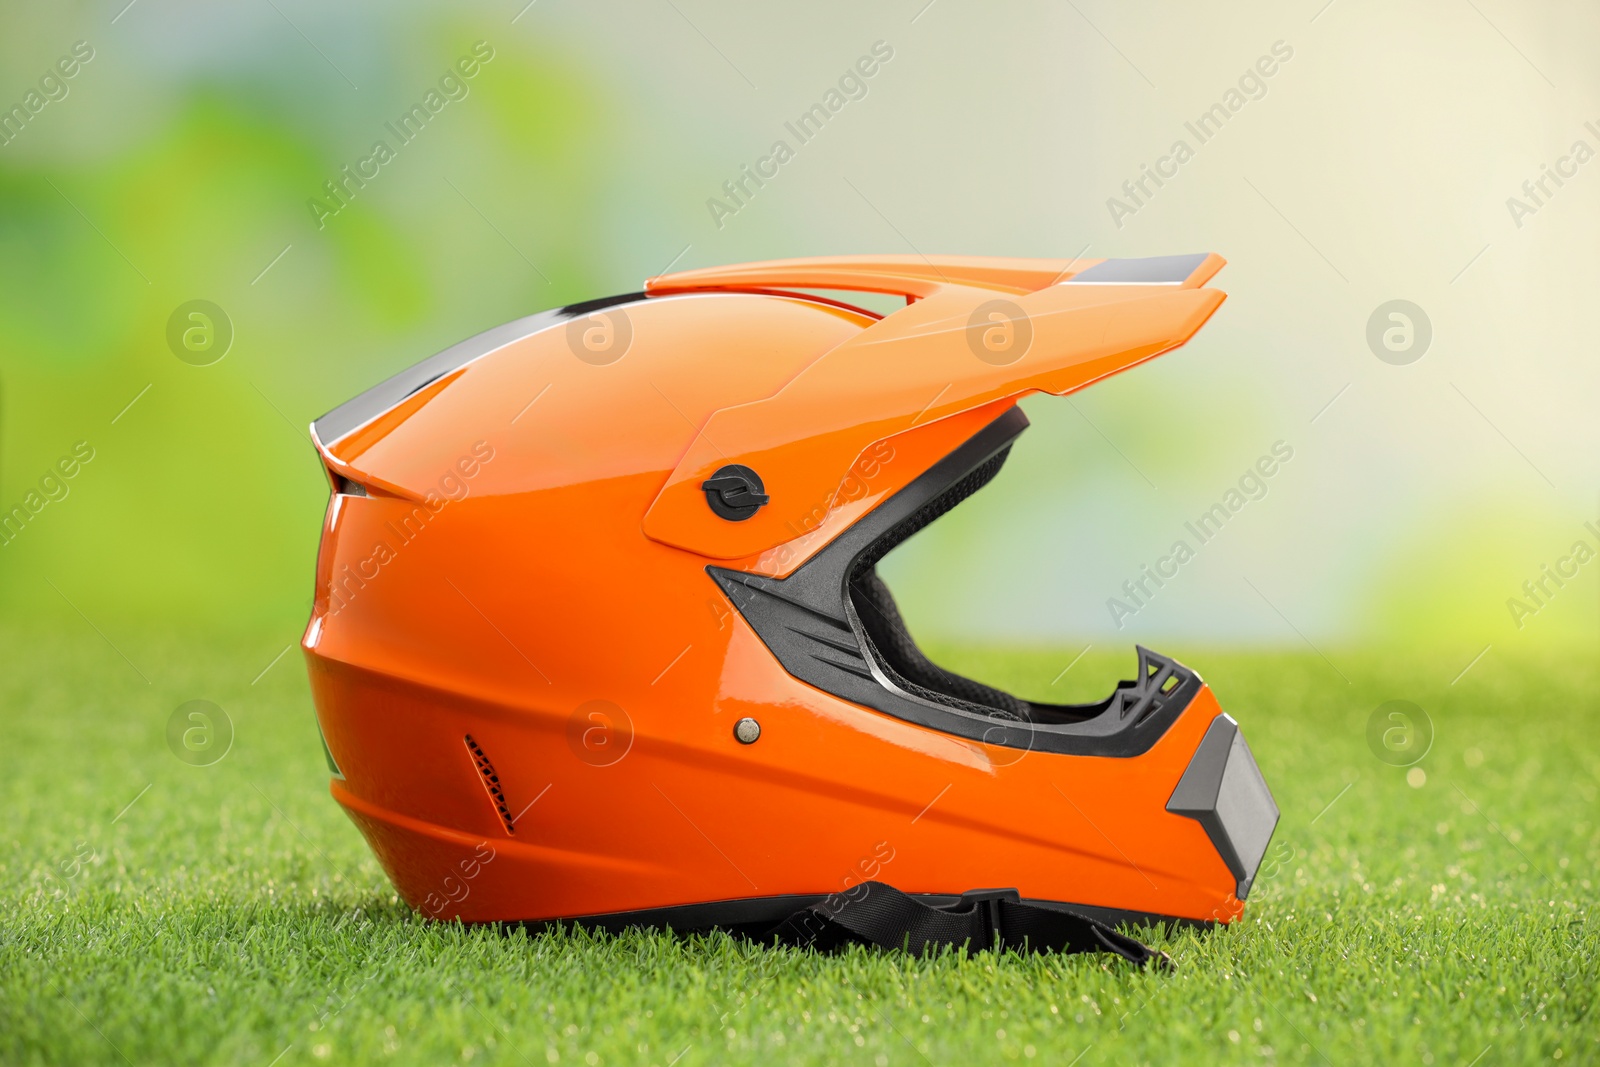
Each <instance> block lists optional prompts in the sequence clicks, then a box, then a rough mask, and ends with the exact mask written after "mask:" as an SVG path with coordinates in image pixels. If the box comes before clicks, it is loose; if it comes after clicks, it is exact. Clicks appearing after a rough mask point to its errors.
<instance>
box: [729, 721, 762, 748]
mask: <svg viewBox="0 0 1600 1067" xmlns="http://www.w3.org/2000/svg"><path fill="white" fill-rule="evenodd" d="M733 736H734V737H735V738H736V739H737V740H738V742H739V743H740V744H741V745H753V744H755V743H756V739H757V738H759V737H760V736H761V724H760V723H758V722H756V721H755V720H754V719H751V718H744V719H740V720H739V721H738V722H736V723H734V724H733Z"/></svg>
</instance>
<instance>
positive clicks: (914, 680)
mask: <svg viewBox="0 0 1600 1067" xmlns="http://www.w3.org/2000/svg"><path fill="white" fill-rule="evenodd" d="M1010 451H1011V449H1010V447H1009V446H1008V447H1006V448H1004V449H1001V450H1000V451H999V452H997V453H995V454H994V455H993V456H991V457H989V459H987V460H985V461H984V462H983V463H982V464H980V465H979V466H978V467H976V468H974V469H973V470H972V471H971V472H970V473H969V474H967V475H966V476H965V477H963V478H961V479H960V480H959V481H957V482H956V483H955V484H953V485H951V486H950V488H948V489H946V490H945V491H944V492H942V493H940V494H939V495H938V496H936V497H934V498H933V499H932V500H930V501H928V502H927V503H926V504H924V505H923V506H922V507H920V508H918V509H917V510H916V511H915V512H913V513H912V514H911V515H908V516H907V517H906V518H905V519H903V520H901V521H900V522H898V523H896V524H895V525H894V526H893V527H892V528H891V529H890V530H889V532H888V533H886V534H884V535H883V537H881V538H879V539H878V540H877V541H876V542H875V543H874V544H873V545H872V547H871V548H869V549H868V550H867V551H866V552H864V553H862V555H861V557H860V559H858V560H857V561H856V566H855V570H854V571H853V572H852V573H851V575H850V599H851V601H852V603H853V604H854V605H855V609H856V616H857V617H858V618H859V619H860V620H861V625H862V628H863V629H864V630H866V632H867V638H868V640H869V641H870V642H871V644H872V651H873V652H874V653H875V654H876V656H877V659H878V661H879V663H880V664H881V665H882V666H884V667H885V668H887V669H888V671H889V673H890V674H892V675H893V676H894V680H895V682H896V684H898V685H899V686H900V687H901V688H903V689H905V690H906V691H907V692H909V693H911V694H912V695H914V696H919V697H921V698H922V699H924V700H931V701H933V702H934V703H936V704H944V705H945V706H947V707H956V708H960V709H962V710H963V711H971V712H976V713H977V714H980V715H994V716H997V717H1000V718H1005V719H1012V720H1016V721H1021V722H1026V721H1028V719H1029V717H1030V713H1031V710H1032V706H1031V705H1030V704H1029V703H1028V702H1027V701H1026V700H1022V699H1020V698H1018V697H1014V696H1012V695H1011V694H1010V693H1006V692H1002V691H1001V690H999V689H993V688H991V687H989V686H987V685H984V684H983V683H982V682H976V681H973V680H972V679H971V678H965V677H962V676H961V675H959V674H956V673H954V672H953V671H947V670H945V669H944V668H943V667H941V666H939V665H938V664H937V663H934V662H933V661H932V660H930V659H928V657H927V656H925V655H923V653H922V649H920V648H918V647H917V643H916V641H915V640H914V639H913V638H912V637H911V632H910V631H909V630H908V629H906V624H905V620H904V619H902V618H901V617H900V609H899V608H898V607H896V606H895V602H894V595H893V594H892V593H890V592H889V587H888V586H887V585H885V584H884V582H883V579H882V578H880V577H878V572H877V563H878V561H879V560H880V559H882V558H883V557H884V556H886V555H888V554H889V552H890V551H891V550H892V549H894V547H895V546H896V545H899V544H901V543H902V542H904V541H905V540H906V539H907V538H909V537H910V536H911V535H912V534H914V533H916V532H917V531H918V530H921V529H922V528H923V527H925V526H927V525H928V524H929V523H931V522H933V520H935V519H937V518H938V517H939V516H941V515H943V514H944V513H945V512H947V511H949V510H950V509H951V508H953V507H955V506H956V505H957V504H959V503H961V502H962V501H963V500H965V499H966V498H967V497H969V496H971V495H972V494H973V493H976V492H977V491H978V490H979V489H982V488H983V487H984V486H985V485H987V484H988V483H989V480H990V479H992V478H993V477H994V476H995V475H996V474H998V473H1000V468H1001V467H1002V466H1003V465H1004V464H1005V461H1006V456H1007V455H1008V454H1009V453H1010Z"/></svg>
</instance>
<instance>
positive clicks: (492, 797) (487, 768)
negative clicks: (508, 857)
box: [466, 734, 517, 834]
mask: <svg viewBox="0 0 1600 1067" xmlns="http://www.w3.org/2000/svg"><path fill="white" fill-rule="evenodd" d="M466 742H467V751H468V752H470V753H471V754H472V765H473V766H474V767H476V768H478V777H479V778H481V779H483V788H484V789H486V790H488V792H489V801H490V803H492V804H493V805H494V810H495V811H497V812H499V813H500V821H501V822H502V823H504V824H505V828H506V833H508V834H515V833H516V832H517V830H516V827H515V826H514V825H513V824H512V819H511V809H510V808H508V807H506V793H505V790H504V789H501V788H500V776H499V775H498V774H495V773H494V764H492V763H490V762H489V757H488V756H487V755H485V754H484V751H483V747H482V746H481V745H479V744H478V742H476V741H474V740H473V739H472V735H471V734H468V735H467V737H466Z"/></svg>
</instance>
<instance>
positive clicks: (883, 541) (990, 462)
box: [851, 445, 1011, 579]
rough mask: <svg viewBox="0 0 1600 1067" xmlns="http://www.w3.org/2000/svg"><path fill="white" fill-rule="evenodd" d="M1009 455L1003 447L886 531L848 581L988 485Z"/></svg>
mask: <svg viewBox="0 0 1600 1067" xmlns="http://www.w3.org/2000/svg"><path fill="white" fill-rule="evenodd" d="M1010 454H1011V446H1010V445H1007V446H1006V447H1004V448H1002V449H1001V450H1000V451H998V452H996V453H995V454H994V455H992V456H990V457H989V458H988V459H986V460H984V461H983V462H982V463H980V464H978V466H976V467H974V468H973V469H972V470H971V471H970V472H969V473H968V474H967V475H965V476H964V477H962V478H961V479H960V480H959V481H957V482H956V483H955V484H953V485H952V486H950V488H948V489H946V490H945V491H944V492H942V493H940V494H939V495H938V496H936V497H934V498H933V499H932V500H930V501H928V502H927V503H926V504H924V505H922V507H920V508H918V509H917V510H916V511H914V512H912V513H911V514H910V515H907V516H906V517H905V518H904V519H901V520H900V521H899V522H897V523H896V524H895V525H894V526H892V527H890V529H889V532H888V533H886V534H884V535H883V536H882V537H880V538H878V539H877V540H876V541H874V542H873V544H872V547H871V548H869V549H867V550H866V551H865V552H863V553H862V554H861V557H860V558H859V559H857V560H856V567H855V573H854V574H852V575H851V578H852V579H854V578H855V576H856V575H859V574H861V573H862V572H863V571H869V570H871V569H872V568H873V567H875V566H877V563H878V561H879V560H880V559H882V558H883V557H884V556H887V555H888V554H889V553H890V552H891V551H892V550H893V549H894V548H895V546H896V545H898V544H900V543H901V542H902V541H904V540H906V538H908V537H910V536H911V535H912V534H914V533H916V532H917V531H918V530H920V529H922V528H923V527H924V526H926V525H928V524H929V523H930V522H932V521H933V520H934V519H937V518H938V517H939V516H940V515H943V514H944V513H945V512H947V511H949V510H950V509H951V508H953V507H955V506H956V505H957V504H959V503H961V502H962V501H963V500H965V499H967V497H969V496H971V495H972V494H973V493H976V492H977V491H978V490H979V489H982V488H983V487H984V486H986V485H988V484H989V482H990V480H991V479H993V478H994V476H995V475H996V474H999V473H1000V468H1001V467H1003V466H1005V463H1006V457H1007V456H1009V455H1010Z"/></svg>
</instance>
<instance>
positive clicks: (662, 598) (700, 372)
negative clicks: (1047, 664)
mask: <svg viewBox="0 0 1600 1067" xmlns="http://www.w3.org/2000/svg"><path fill="white" fill-rule="evenodd" d="M1221 266H1222V260H1221V259H1220V258H1219V257H1217V256H1214V255H1197V256H1169V257H1160V258H1158V259H1154V260H1079V261H1073V260H1017V259H982V258H975V257H934V258H932V259H924V258H922V257H875V256H857V257H843V258H838V259H821V260H789V261H780V262H774V263H761V264H747V265H741V266H734V267H723V268H714V269H709V270H700V271H689V272H684V273H681V274H675V275H668V276H665V277H662V278H654V279H651V280H650V281H649V282H647V283H646V288H645V291H644V292H643V293H638V294H633V295H630V296H624V297H617V298H612V299H608V300H599V301H592V302H590V303H587V304H581V305H572V306H569V307H566V308H559V309H556V310H553V311H548V312H544V313H542V314H539V315H534V316H531V317H529V318H526V319H521V320H518V321H517V322H513V323H510V324H508V325H506V326H502V327H498V328H496V329H493V330H490V331H488V332H487V333H484V334H481V335H479V336H478V337H475V338H472V339H470V340H468V341H464V342H462V343H461V344H458V345H456V346H455V347H453V348H451V349H449V350H447V351H445V352H443V353H440V354H439V355H437V356H434V357H432V358H431V359H428V360H425V361H423V362H422V363H420V364H418V365H417V366H415V367H413V368H411V369H410V370H408V371H403V372H401V373H400V374H398V375H396V376H395V377H394V378H392V379H390V380H389V381H387V382H384V383H382V384H380V385H378V386H376V387H374V388H373V389H371V390H368V391H367V392H366V393H364V394H362V395H361V396H359V397H357V398H355V399H354V400H351V401H350V402H348V403H346V404H344V405H341V406H340V407H338V408H336V409H334V410H333V411H331V412H329V413H328V414H327V415H325V416H323V417H322V418H321V419H318V420H317V421H316V422H315V423H314V424H313V426H312V436H313V440H314V442H315V444H316V447H317V449H318V452H319V454H320V457H321V459H322V462H323V464H324V466H325V467H326V469H327V472H328V476H329V480H330V483H331V484H332V486H333V495H332V499H331V501H330V504H329V508H328V514H327V519H326V522H325V525H324V529H323V535H322V547H321V551H320V553H319V556H318V564H317V596H316V601H315V606H314V608H313V613H312V618H311V621H310V624H309V626H308V627H307V630H306V635H305V639H304V642H303V645H304V649H305V653H306V657H307V662H308V665H309V669H310V674H311V683H312V693H313V697H314V699H315V702H316V706H317V719H318V725H319V727H320V730H321V734H322V737H323V743H324V745H325V750H326V754H327V756H328V760H329V765H330V767H332V768H337V771H336V773H335V775H334V777H333V779H332V780H331V784H330V788H331V790H332V792H333V795H334V797H335V799H337V800H338V801H339V803H340V804H342V805H343V806H344V807H345V809H346V811H347V812H348V813H349V814H350V816H351V818H352V819H353V820H354V821H355V823H356V825H357V826H358V827H359V828H360V829H361V831H362V833H363V834H364V835H365V836H366V838H367V840H368V842H369V843H370V844H371V845H372V847H373V849H374V851H375V852H376V854H377V856H378V858H379V860H380V861H381V862H382V863H383V865H384V868H385V870H386V871H387V872H388V873H389V875H390V877H391V878H392V879H393V881H394V883H395V885H396V887H397V888H398V890H399V892H400V893H401V895H402V896H403V897H404V898H405V899H406V900H407V901H408V902H409V903H410V904H411V905H412V906H413V907H416V908H418V909H419V910H420V911H422V912H423V913H424V914H426V915H430V916H433V917H437V918H441V919H461V920H465V921H473V922H480V921H527V922H551V921H556V920H581V921H584V922H589V923H593V924H595V925H598V926H602V927H607V928H621V927H623V926H626V925H630V924H638V923H644V924H653V925H665V926H669V927H672V928H675V929H685V930H687V929H702V928H706V927H711V926H720V927H725V928H729V929H734V930H739V931H743V932H747V933H753V934H756V935H758V936H762V937H776V938H778V939H780V940H783V941H786V942H789V943H795V944H811V945H815V946H817V947H827V946H829V945H832V944H840V943H845V942H847V941H864V942H867V943H872V944H885V945H891V944H892V945H904V946H906V947H908V948H911V949H913V950H914V951H920V950H923V949H927V948H936V947H939V946H941V945H966V946H967V947H968V948H969V949H978V948H983V947H994V948H1018V947H1023V946H1030V947H1033V948H1045V949H1052V950H1055V951H1062V952H1072V951H1107V952H1113V953H1116V954H1118V955H1122V956H1124V957H1125V958H1127V959H1129V960H1132V961H1134V962H1137V963H1145V962H1149V961H1150V960H1152V959H1155V958H1156V957H1155V956H1152V955H1151V954H1150V953H1149V952H1148V950H1144V949H1143V946H1140V945H1138V944H1137V942H1131V941H1129V940H1128V939H1127V938H1124V937H1121V936H1120V935H1118V934H1116V933H1115V932H1114V931H1111V930H1110V929H1109V928H1108V927H1107V926H1106V924H1107V923H1112V922H1116V921H1120V920H1123V919H1130V918H1139V917H1145V918H1152V917H1153V918H1158V919H1179V920H1188V921H1195V922H1214V921H1222V922H1228V921H1232V920H1233V919H1234V918H1236V917H1237V916H1238V915H1239V914H1240V912H1241V910H1242V909H1243V906H1244V905H1243V898H1244V897H1245V895H1246V894H1247V893H1248V891H1249V887H1250V883H1251V881H1252V880H1253V878H1254V876H1255V871H1256V868H1257V867H1258V866H1259V864H1260V862H1261V858H1262V855H1263V854H1264V852H1265V849H1266V847H1267V843H1268V841H1269V839H1270V837H1271V834H1272V831H1273V827H1274V826H1275V824H1276V822H1277V817H1278V812H1277V808H1276V805H1275V804H1274V803H1273V800H1272V796H1271V793H1270V791H1269V790H1268V789H1267V786H1266V783H1265V781H1264V780H1263V778H1262V776H1261V773H1260V771H1259V769H1258V768H1257V766H1256V763H1255V760H1254V757H1253V755H1252V754H1251V752H1250V749H1249V746H1248V745H1247V744H1245V742H1244V738H1243V735H1242V733H1240V732H1239V728H1238V726H1237V724H1236V723H1234V721H1233V720H1232V719H1231V718H1230V717H1228V716H1226V715H1224V714H1223V713H1222V711H1221V709H1220V708H1219V707H1218V705H1217V701H1216V698H1215V696H1214V694H1213V693H1212V691H1211V689H1210V687H1209V686H1207V685H1206V684H1205V682H1204V681H1202V679H1201V678H1200V676H1199V675H1198V674H1197V673H1195V672H1194V671H1193V670H1191V669H1189V668H1188V667H1186V666H1184V665H1182V664H1180V663H1178V662H1177V661H1175V660H1173V659H1170V658H1167V657H1164V656H1160V655H1157V654H1156V653H1154V652H1151V651H1150V650H1148V649H1145V648H1142V647H1140V648H1138V649H1137V668H1136V670H1135V672H1134V676H1133V677H1132V678H1131V679H1129V680H1125V681H1122V682H1120V683H1117V684H1116V685H1115V686H1114V687H1113V688H1111V691H1110V695H1108V696H1107V697H1106V698H1105V699H1103V700H1101V701H1098V702H1096V703H1092V704H1046V703H1040V702H1035V701H1029V700H1026V699H1023V698H1021V697H1018V696H1015V695H1013V694H1010V693H1006V692H1004V691H1002V690H999V689H996V688H993V687H991V686H989V685H986V684H984V683H982V682H979V681H977V680H974V679H970V678H965V677H962V676H961V675H958V674H955V673H954V672H952V671H949V670H947V669H945V668H943V667H941V666H939V665H938V664H936V663H934V662H932V661H931V660H930V659H929V658H928V657H927V656H926V655H925V654H924V653H923V652H922V651H921V650H920V649H919V648H918V647H917V645H916V642H915V641H914V640H913V639H912V638H911V635H910V633H909V631H908V630H907V628H906V626H905V624H904V622H903V620H902V619H901V617H900V613H899V610H898V609H897V607H896V606H895V601H894V597H893V595H892V593H891V592H890V590H889V588H888V586H887V585H886V584H885V583H884V581H883V580H882V578H880V577H879V575H878V574H877V570H876V565H877V563H878V561H879V560H881V559H882V558H883V556H884V555H885V554H887V553H888V552H889V551H891V550H892V549H893V548H894V547H895V546H896V545H898V544H901V543H902V542H904V541H905V540H906V539H907V538H909V537H911V536H913V535H914V534H915V533H917V532H918V531H919V530H921V529H922V528H924V527H925V526H927V525H928V524H929V523H932V522H934V521H936V520H937V519H938V518H939V517H940V516H941V515H943V514H944V513H945V512H946V511H949V510H950V509H951V508H953V507H956V506H958V505H959V504H961V502H962V501H964V500H966V499H967V498H969V497H971V496H972V495H973V494H975V493H977V492H978V491H979V490H981V489H982V487H983V486H984V485H985V484H986V483H987V482H988V481H989V480H990V479H991V478H993V477H994V476H995V475H996V474H997V473H998V472H999V470H1000V468H1001V466H1002V465H1003V463H1004V462H1005V459H1006V456H1007V455H1008V454H1009V450H1010V449H1011V448H1012V447H1013V445H1014V444H1015V443H1016V442H1017V440H1018V438H1019V435H1020V434H1021V433H1022V431H1023V430H1024V429H1026V427H1027V419H1026V418H1025V417H1024V416H1023V414H1022V412H1021V411H1020V409H1018V408H1017V406H1016V401H1017V400H1018V399H1019V398H1021V397H1023V396H1025V395H1027V394H1029V393H1033V392H1049V393H1055V394H1065V393H1070V392H1073V391H1075V390H1077V389H1081V388H1083V387H1085V386H1087V385H1089V384H1091V383H1093V382H1094V381H1097V380H1099V379H1100V378H1103V377H1105V376H1107V375H1109V374H1112V373H1116V372H1117V371H1120V370H1123V369H1125V368H1127V367H1130V366H1133V365H1135V364H1137V363H1139V362H1142V361H1143V360H1145V359H1149V358H1151V357H1153V356H1155V355H1157V354H1159V353H1161V352H1164V351H1166V350H1168V349H1171V348H1174V347H1177V346H1178V345H1181V344H1182V343H1183V342H1185V341H1186V340H1188V338H1189V337H1190V336H1192V335H1193V333H1194V332H1195V331H1196V330H1198V329H1199V327H1200V326H1201V325H1202V324H1203V323H1204V322H1205V321H1206V319H1207V318H1209V316H1210V315H1211V314H1212V313H1213V312H1214V311H1215V310H1216V308H1217V307H1218V306H1219V305H1220V304H1221V302H1222V300H1223V294H1222V293H1220V292H1218V291H1216V290H1212V289H1207V288H1204V284H1205V283H1206V281H1208V280H1209V279H1210V278H1211V277H1212V276H1213V275H1214V274H1215V273H1216V271H1217V270H1218V269H1220V268H1221ZM812 289H823V290H830V291H839V290H844V291H850V290H857V291H873V292H886V293H895V294H899V295H902V296H904V297H905V298H906V300H907V304H906V306H905V307H904V308H903V309H900V310H897V311H895V312H893V313H892V314H889V315H887V316H879V315H875V314H873V313H872V312H869V311H865V310H862V309H860V308H855V307H852V306H849V305H847V304H843V303H840V302H839V301H837V300H832V299H824V298H822V297H819V296H816V295H813V294H811V293H809V292H807V290H812ZM1023 813H1026V817H1023ZM988 887H1004V888H988Z"/></svg>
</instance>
